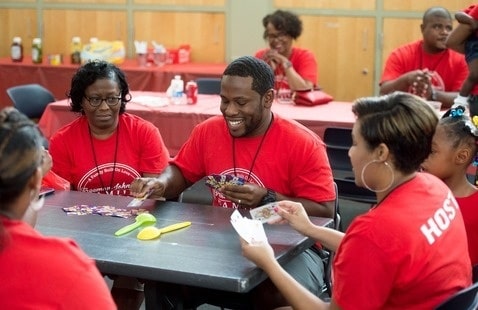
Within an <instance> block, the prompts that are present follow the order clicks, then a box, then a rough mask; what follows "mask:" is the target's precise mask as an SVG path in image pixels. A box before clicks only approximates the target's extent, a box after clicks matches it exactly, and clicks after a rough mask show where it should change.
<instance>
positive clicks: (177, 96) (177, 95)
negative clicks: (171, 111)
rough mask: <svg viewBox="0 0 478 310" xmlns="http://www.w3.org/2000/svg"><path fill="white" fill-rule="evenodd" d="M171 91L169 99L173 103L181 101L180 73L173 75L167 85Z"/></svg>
mask: <svg viewBox="0 0 478 310" xmlns="http://www.w3.org/2000/svg"><path fill="white" fill-rule="evenodd" d="M169 88H170V92H171V101H172V103H173V104H182V103H183V93H184V81H183V80H182V79H181V76H180V75H175V76H174V78H173V79H172V80H171V85H170V86H169Z"/></svg>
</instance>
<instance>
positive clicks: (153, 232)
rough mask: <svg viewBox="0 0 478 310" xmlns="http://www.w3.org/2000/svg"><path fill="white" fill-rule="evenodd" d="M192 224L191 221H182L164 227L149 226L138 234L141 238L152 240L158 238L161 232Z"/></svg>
mask: <svg viewBox="0 0 478 310" xmlns="http://www.w3.org/2000/svg"><path fill="white" fill-rule="evenodd" d="M189 225H191V222H181V223H176V224H173V225H169V226H166V227H163V228H157V227H155V226H148V227H145V228H143V229H141V230H140V231H139V233H138V235H137V236H136V237H137V238H138V239H139V240H152V239H156V238H158V237H159V236H160V235H161V234H164V233H167V232H170V231H173V230H177V229H181V228H184V227H188V226H189Z"/></svg>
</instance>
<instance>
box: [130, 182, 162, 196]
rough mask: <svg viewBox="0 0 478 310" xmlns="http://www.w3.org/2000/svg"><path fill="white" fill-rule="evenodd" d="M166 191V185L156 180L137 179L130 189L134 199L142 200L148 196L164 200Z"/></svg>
mask: <svg viewBox="0 0 478 310" xmlns="http://www.w3.org/2000/svg"><path fill="white" fill-rule="evenodd" d="M165 190H166V185H165V184H163V183H162V182H160V181H159V179H156V178H136V179H134V180H133V182H131V186H130V189H129V191H130V194H131V196H133V197H136V198H142V197H144V196H145V195H146V194H148V196H149V197H150V198H153V199H154V198H156V199H158V198H162V197H163V196H164V191H165Z"/></svg>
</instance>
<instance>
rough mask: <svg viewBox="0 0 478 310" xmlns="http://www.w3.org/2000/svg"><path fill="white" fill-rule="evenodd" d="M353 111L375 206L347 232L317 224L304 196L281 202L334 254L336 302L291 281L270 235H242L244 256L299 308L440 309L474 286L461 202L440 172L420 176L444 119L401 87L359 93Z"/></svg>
mask: <svg viewBox="0 0 478 310" xmlns="http://www.w3.org/2000/svg"><path fill="white" fill-rule="evenodd" d="M352 111H353V112H354V114H355V115H356V116H357V121H356V122H355V124H354V127H353V130H352V141H353V143H352V147H351V148H350V151H349V156H350V160H351V163H352V166H353V171H354V173H355V183H356V184H357V185H358V186H360V187H365V188H367V189H369V190H371V191H374V192H375V193H376V196H377V204H376V205H375V206H373V208H372V209H371V210H370V211H369V212H367V213H365V214H363V215H360V216H358V217H356V218H355V219H354V220H353V222H352V223H351V225H350V226H349V228H348V229H347V231H346V233H345V234H344V233H342V232H339V231H336V230H333V229H330V228H326V227H318V226H315V225H313V224H312V223H311V222H310V220H309V218H308V215H307V213H306V212H305V211H304V207H303V205H302V204H301V203H300V202H295V201H281V202H279V203H278V207H277V212H278V213H279V215H280V216H281V217H282V218H283V220H284V221H287V222H288V223H289V224H290V225H291V226H292V227H293V228H294V229H296V230H297V231H298V232H300V233H302V234H304V235H306V236H309V237H311V238H314V239H315V240H318V241H320V242H321V243H322V244H323V245H325V246H326V247H327V248H328V249H331V250H333V251H335V252H336V256H335V259H334V262H333V270H332V275H333V295H332V298H331V300H330V303H329V302H324V301H322V300H321V299H320V298H318V297H317V296H316V295H314V294H311V293H310V292H309V291H308V290H306V289H305V288H304V287H303V286H301V285H300V284H299V283H298V282H297V281H296V280H295V279H294V278H293V277H291V276H290V275H289V274H288V273H287V272H286V271H285V270H284V269H283V268H282V267H281V266H280V264H279V263H278V262H277V261H276V260H275V257H274V252H273V250H272V248H271V246H270V245H269V244H268V243H267V241H266V242H251V243H247V242H246V241H244V240H241V246H242V250H243V254H244V256H245V257H247V258H248V259H250V260H252V261H253V262H254V263H256V264H257V265H258V266H259V267H260V268H262V269H263V270H264V271H265V272H266V273H267V274H268V275H269V278H270V279H271V281H272V282H273V283H274V284H275V285H276V287H277V288H278V289H279V291H280V292H281V293H282V294H283V296H285V298H286V299H287V301H288V302H289V304H290V305H291V306H292V307H293V308H294V309H334V310H336V309H357V310H359V309H360V310H361V309H367V310H372V309H407V310H413V309H416V310H422V309H434V308H435V307H436V306H437V305H439V304H440V303H442V302H444V301H445V300H446V299H448V298H449V297H451V296H452V295H453V294H455V293H456V292H458V291H459V290H460V289H463V288H465V287H467V286H469V285H471V264H470V258H469V256H468V255H467V254H468V246H467V241H466V231H465V225H464V223H463V218H462V215H461V212H460V209H459V207H458V204H457V202H456V200H455V198H454V197H453V194H452V192H451V191H450V189H449V188H448V187H447V186H446V185H445V184H444V183H443V182H441V181H440V180H439V179H438V178H437V177H435V176H433V175H430V174H428V173H420V172H417V170H418V168H419V167H420V164H421V163H422V162H423V161H424V160H425V159H426V158H427V156H428V154H429V153H430V150H431V145H432V138H433V134H434V132H435V127H436V124H437V115H436V113H435V111H434V110H433V109H432V108H431V107H430V106H429V105H428V104H427V103H426V102H425V101H423V100H422V99H420V98H419V97H417V96H414V95H411V94H408V93H403V92H395V93H392V94H390V95H386V96H383V97H371V98H361V99H358V100H357V101H356V102H355V103H354V104H353V106H352Z"/></svg>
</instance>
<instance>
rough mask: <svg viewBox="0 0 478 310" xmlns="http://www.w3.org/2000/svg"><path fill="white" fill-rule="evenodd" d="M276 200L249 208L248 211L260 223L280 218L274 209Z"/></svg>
mask: <svg viewBox="0 0 478 310" xmlns="http://www.w3.org/2000/svg"><path fill="white" fill-rule="evenodd" d="M276 205H277V203H276V202H271V203H268V204H265V205H262V206H260V207H257V208H254V209H251V210H250V211H249V213H250V214H251V217H252V218H253V219H255V220H258V221H261V223H267V222H269V221H274V220H278V219H280V218H281V216H280V215H279V214H277V212H276V210H275V206H276Z"/></svg>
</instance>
